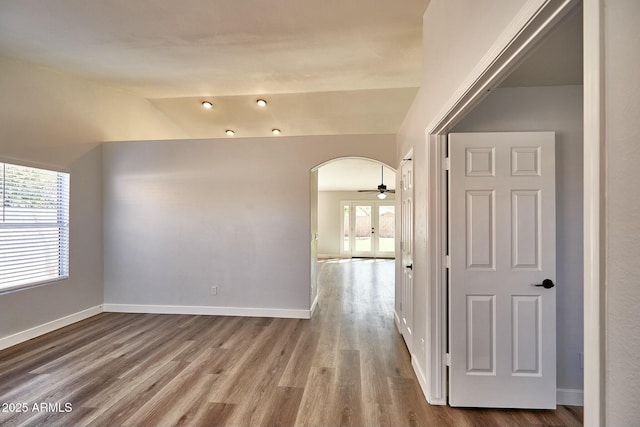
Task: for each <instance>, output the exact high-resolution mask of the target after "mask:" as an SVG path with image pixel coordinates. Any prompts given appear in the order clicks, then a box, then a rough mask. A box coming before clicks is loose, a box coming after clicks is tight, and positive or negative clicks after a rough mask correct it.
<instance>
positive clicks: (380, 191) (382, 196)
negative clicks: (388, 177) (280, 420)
mask: <svg viewBox="0 0 640 427" xmlns="http://www.w3.org/2000/svg"><path fill="white" fill-rule="evenodd" d="M381 169H382V179H381V184H380V185H378V189H377V190H358V192H359V193H378V199H380V200H384V199H386V198H387V195H386V194H385V193H395V192H396V190H387V186H386V185H384V166H381Z"/></svg>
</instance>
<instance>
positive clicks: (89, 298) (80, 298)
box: [0, 57, 180, 346]
mask: <svg viewBox="0 0 640 427" xmlns="http://www.w3.org/2000/svg"><path fill="white" fill-rule="evenodd" d="M161 134H163V135H165V137H167V136H172V137H174V138H175V137H177V136H179V135H180V132H178V131H176V130H175V129H173V128H172V127H171V126H170V125H167V124H165V122H164V121H163V120H162V115H160V114H158V113H157V112H156V111H155V109H154V108H153V107H152V106H150V104H148V103H147V102H146V101H145V100H143V99H141V98H138V97H135V96H133V95H130V94H128V93H125V92H122V91H118V90H114V89H111V88H109V87H106V86H103V85H100V84H97V83H94V82H89V81H84V80H81V79H77V78H73V77H70V76H68V75H64V74H61V73H58V72H55V71H52V70H49V69H45V68H40V67H36V66H33V65H31V64H27V63H23V62H19V61H15V60H13V59H9V58H3V57H0V158H2V159H3V160H5V161H11V160H12V159H13V160H14V161H15V162H18V163H25V164H32V165H34V164H35V165H42V166H47V165H49V166H50V167H52V168H60V169H64V170H67V171H69V172H71V195H70V197H71V198H70V277H69V279H68V280H64V281H60V282H55V283H51V284H48V285H45V286H41V287H38V288H32V289H26V290H21V291H17V292H13V293H9V294H2V295H0V346H3V345H5V344H6V345H10V344H12V343H15V342H16V340H17V341H19V340H20V339H22V338H24V337H30V336H28V334H27V335H24V334H23V333H24V332H25V331H27V330H30V329H31V328H36V327H39V326H41V325H43V324H46V323H48V322H52V321H55V320H58V319H61V318H64V317H66V316H69V315H72V314H74V313H78V312H81V311H83V310H86V309H88V308H91V307H95V306H99V305H101V304H102V300H103V287H102V269H103V262H102V177H101V165H102V161H101V156H102V153H101V149H100V147H99V145H100V143H101V141H102V140H104V139H109V138H116V137H117V138H128V137H138V138H140V137H143V136H144V137H152V136H154V137H160V135H161ZM16 334H18V335H19V337H18V338H16V337H17V336H18V335H16ZM8 337H9V338H8Z"/></svg>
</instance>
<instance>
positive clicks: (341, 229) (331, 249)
mask: <svg viewBox="0 0 640 427" xmlns="http://www.w3.org/2000/svg"><path fill="white" fill-rule="evenodd" d="M310 181H311V186H312V189H311V190H312V191H311V221H310V223H311V230H310V231H311V250H310V252H311V309H312V312H313V310H314V308H315V307H316V305H317V303H318V300H319V296H320V295H321V293H322V291H323V290H322V278H321V277H319V276H320V275H321V274H320V273H319V272H318V265H319V261H323V262H325V261H327V260H332V261H339V260H350V259H371V260H376V259H387V260H392V259H394V258H395V256H396V250H397V246H398V243H397V239H396V220H395V212H396V201H395V181H396V177H395V170H394V169H393V168H391V167H389V166H388V165H386V164H384V163H382V162H380V161H378V160H374V159H370V158H362V157H343V158H337V159H333V160H330V161H327V162H325V163H322V164H320V165H318V166H317V167H315V168H313V169H312V170H311V180H310ZM358 271H361V270H360V269H354V273H355V272H358ZM362 279H363V278H359V277H354V280H362ZM394 286H395V284H394Z"/></svg>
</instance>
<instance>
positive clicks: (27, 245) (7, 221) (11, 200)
mask: <svg viewBox="0 0 640 427" xmlns="http://www.w3.org/2000/svg"><path fill="white" fill-rule="evenodd" d="M0 197H1V198H2V210H1V211H0V292H6V291H13V290H16V289H20V288H24V287H30V286H33V285H37V284H41V283H44V282H48V281H52V280H59V279H64V278H67V277H68V276H69V174H68V173H65V172H57V171H51V170H46V169H38V168H32V167H27V166H19V165H13V164H9V163H0Z"/></svg>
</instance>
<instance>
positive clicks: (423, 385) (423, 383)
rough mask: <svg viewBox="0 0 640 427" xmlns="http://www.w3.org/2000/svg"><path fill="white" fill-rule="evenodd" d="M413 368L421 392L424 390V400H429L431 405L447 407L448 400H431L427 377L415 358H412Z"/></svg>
mask: <svg viewBox="0 0 640 427" xmlns="http://www.w3.org/2000/svg"><path fill="white" fill-rule="evenodd" d="M411 366H413V371H414V372H415V374H416V378H417V379H418V384H420V390H422V394H423V395H424V398H425V399H426V400H427V402H429V404H430V405H446V404H447V399H446V398H441V399H432V398H430V396H429V388H428V387H429V386H428V381H427V377H426V376H425V375H424V371H423V370H422V368H421V367H420V364H419V363H418V361H417V360H416V358H415V357H413V356H412V357H411Z"/></svg>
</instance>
